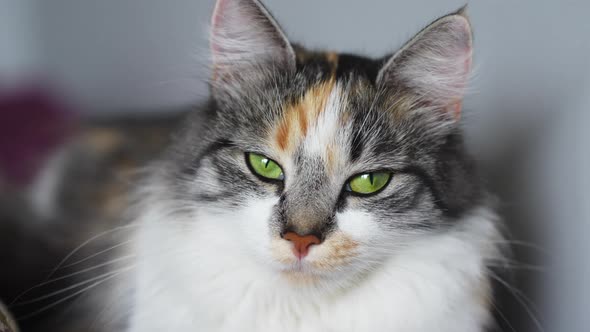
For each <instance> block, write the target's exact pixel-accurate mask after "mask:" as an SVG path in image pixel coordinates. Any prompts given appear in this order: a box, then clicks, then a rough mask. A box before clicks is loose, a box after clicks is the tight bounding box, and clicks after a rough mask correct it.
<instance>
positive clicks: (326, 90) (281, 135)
mask: <svg viewBox="0 0 590 332" xmlns="http://www.w3.org/2000/svg"><path fill="white" fill-rule="evenodd" d="M335 83H336V80H335V79H334V78H331V79H330V80H327V81H324V82H322V83H320V84H318V85H316V86H314V87H312V88H311V89H309V90H308V91H307V92H306V93H305V95H303V96H302V97H301V98H300V99H299V100H298V101H296V102H295V103H294V104H291V105H288V106H287V108H286V110H285V113H284V115H283V118H282V119H281V121H280V123H279V125H278V127H277V129H276V130H275V134H274V138H275V142H276V145H277V147H278V148H279V149H280V150H281V151H287V152H291V151H293V149H294V148H295V147H296V146H297V144H298V143H299V142H300V141H301V139H302V138H304V137H305V136H306V135H307V132H308V129H309V127H311V126H313V124H314V123H315V122H317V119H318V117H319V116H320V114H321V113H322V112H323V111H324V109H325V107H326V103H327V101H328V98H329V96H330V93H331V92H332V89H333V88H334V85H335Z"/></svg>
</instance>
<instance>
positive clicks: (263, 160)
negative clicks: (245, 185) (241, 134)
mask: <svg viewBox="0 0 590 332" xmlns="http://www.w3.org/2000/svg"><path fill="white" fill-rule="evenodd" d="M262 162H263V163H264V168H268V163H270V159H262Z"/></svg>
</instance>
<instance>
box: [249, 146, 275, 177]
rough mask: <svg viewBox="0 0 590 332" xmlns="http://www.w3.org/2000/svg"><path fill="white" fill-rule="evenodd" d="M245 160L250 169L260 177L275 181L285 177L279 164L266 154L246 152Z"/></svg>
mask: <svg viewBox="0 0 590 332" xmlns="http://www.w3.org/2000/svg"><path fill="white" fill-rule="evenodd" d="M246 162H247V163H248V166H249V168H250V170H251V171H252V172H253V173H254V174H256V175H258V176H260V177H263V178H266V179H269V180H277V181H282V180H284V179H285V175H284V174H283V169H282V168H281V166H279V164H278V163H277V162H276V161H274V160H272V159H270V158H268V157H266V156H263V155H261V154H258V153H253V152H249V153H247V154H246Z"/></svg>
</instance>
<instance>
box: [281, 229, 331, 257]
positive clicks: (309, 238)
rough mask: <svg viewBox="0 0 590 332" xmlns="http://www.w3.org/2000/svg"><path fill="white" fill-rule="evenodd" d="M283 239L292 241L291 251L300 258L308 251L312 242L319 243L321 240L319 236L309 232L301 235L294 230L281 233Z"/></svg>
mask: <svg viewBox="0 0 590 332" xmlns="http://www.w3.org/2000/svg"><path fill="white" fill-rule="evenodd" d="M282 237H283V239H285V240H287V241H291V242H293V253H294V254H295V256H297V258H299V259H302V258H303V257H305V256H307V254H308V253H309V247H311V246H312V245H314V244H320V243H322V241H321V240H320V238H319V237H317V236H315V235H313V234H309V235H305V236H301V235H299V234H297V233H295V232H286V233H284V234H283V235H282Z"/></svg>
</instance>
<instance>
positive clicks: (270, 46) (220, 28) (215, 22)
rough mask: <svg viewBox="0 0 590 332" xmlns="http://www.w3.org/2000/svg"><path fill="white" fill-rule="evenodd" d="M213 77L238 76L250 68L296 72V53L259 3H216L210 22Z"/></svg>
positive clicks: (228, 0) (234, 0)
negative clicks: (258, 67)
mask: <svg viewBox="0 0 590 332" xmlns="http://www.w3.org/2000/svg"><path fill="white" fill-rule="evenodd" d="M210 44H211V54H212V57H213V70H214V76H221V77H226V76H230V77H231V76H232V75H235V74H240V73H241V72H242V71H243V70H244V68H245V67H248V66H251V65H261V64H262V65H264V64H271V65H276V66H279V67H281V68H283V69H285V68H286V69H292V70H294V69H295V52H294V51H293V47H292V46H291V44H290V43H289V41H288V40H287V37H286V36H285V34H284V33H283V31H282V30H281V28H280V27H279V25H278V23H277V22H276V21H275V20H274V18H273V17H272V16H271V15H270V13H269V11H268V10H267V9H266V8H265V7H264V6H263V5H262V3H261V2H260V1H259V0H217V3H216V5H215V10H214V12H213V17H212V19H211V36H210Z"/></svg>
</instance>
